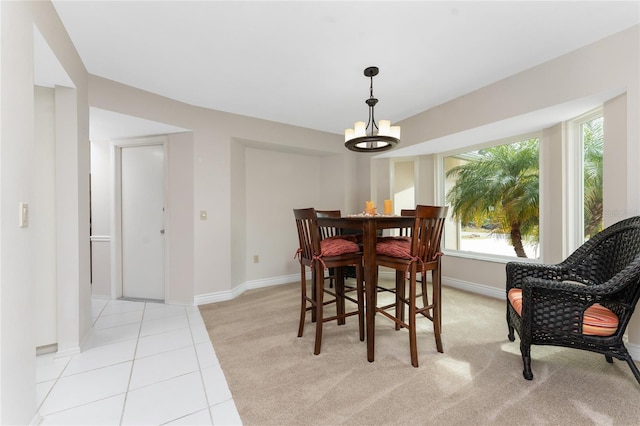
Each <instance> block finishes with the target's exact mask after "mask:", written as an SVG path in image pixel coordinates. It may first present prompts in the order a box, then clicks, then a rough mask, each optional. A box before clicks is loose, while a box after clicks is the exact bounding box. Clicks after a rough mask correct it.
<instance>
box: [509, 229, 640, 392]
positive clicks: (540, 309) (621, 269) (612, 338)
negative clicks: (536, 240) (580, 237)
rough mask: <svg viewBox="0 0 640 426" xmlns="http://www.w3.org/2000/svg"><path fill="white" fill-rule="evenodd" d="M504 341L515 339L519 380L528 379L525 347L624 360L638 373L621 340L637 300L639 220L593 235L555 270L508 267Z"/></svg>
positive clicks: (528, 354)
mask: <svg viewBox="0 0 640 426" xmlns="http://www.w3.org/2000/svg"><path fill="white" fill-rule="evenodd" d="M506 273H507V288H506V290H507V324H508V327H509V340H511V341H512V342H513V341H514V340H515V336H514V330H515V331H516V332H517V333H518V335H519V336H520V352H521V353H522V360H523V363H524V371H523V375H524V378H525V379H527V380H532V379H533V373H532V372H531V345H553V346H565V347H569V348H576V349H583V350H587V351H592V352H597V353H601V354H604V356H605V358H606V360H607V362H610V363H612V362H613V358H617V359H619V360H624V361H626V362H627V364H629V367H631V371H633V374H634V376H635V378H636V379H637V380H638V382H639V383H640V372H639V371H638V367H637V366H636V365H635V363H634V362H633V359H632V358H631V356H630V355H629V352H628V351H627V348H626V347H625V345H624V342H623V335H624V332H625V330H626V328H627V324H628V323H629V319H630V318H631V315H632V314H633V311H634V309H635V305H636V303H637V302H638V298H639V297H640V216H636V217H632V218H629V219H626V220H623V221H620V222H618V223H616V224H614V225H612V226H610V227H608V228H606V229H604V230H603V231H602V232H600V233H598V234H596V235H594V236H593V237H592V238H591V239H590V240H589V241H587V242H586V243H585V244H583V245H582V246H581V247H580V248H578V250H576V251H575V252H574V253H573V254H571V255H570V256H569V257H568V258H567V259H565V260H564V261H563V262H561V263H559V264H555V265H540V264H530V263H517V262H509V263H508V264H507V266H506Z"/></svg>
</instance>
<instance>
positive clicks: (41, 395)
mask: <svg viewBox="0 0 640 426" xmlns="http://www.w3.org/2000/svg"><path fill="white" fill-rule="evenodd" d="M55 383H56V381H55V380H49V381H48V382H42V383H37V384H36V404H38V407H40V405H41V404H42V402H43V401H44V399H45V398H46V397H47V394H48V393H49V391H51V388H53V385H54V384H55Z"/></svg>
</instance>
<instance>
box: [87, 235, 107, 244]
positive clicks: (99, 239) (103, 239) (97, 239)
mask: <svg viewBox="0 0 640 426" xmlns="http://www.w3.org/2000/svg"><path fill="white" fill-rule="evenodd" d="M89 241H91V242H92V243H109V242H111V236H110V235H91V236H90V237H89Z"/></svg>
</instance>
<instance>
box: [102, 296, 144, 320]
mask: <svg viewBox="0 0 640 426" xmlns="http://www.w3.org/2000/svg"><path fill="white" fill-rule="evenodd" d="M144 307H145V303H144V302H130V301H128V300H110V301H109V303H108V304H107V306H106V307H105V308H104V310H103V311H102V314H101V316H103V315H117V314H121V313H124V312H133V311H142V310H143V309H144Z"/></svg>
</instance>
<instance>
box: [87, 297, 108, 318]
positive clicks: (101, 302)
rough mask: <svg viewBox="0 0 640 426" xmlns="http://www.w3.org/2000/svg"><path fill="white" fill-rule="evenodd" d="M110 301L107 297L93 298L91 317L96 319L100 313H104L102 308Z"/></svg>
mask: <svg viewBox="0 0 640 426" xmlns="http://www.w3.org/2000/svg"><path fill="white" fill-rule="evenodd" d="M108 302H109V301H108V300H106V299H91V319H92V320H94V321H95V320H96V318H98V315H100V314H101V313H102V310H103V309H104V307H105V306H107V303H108Z"/></svg>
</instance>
